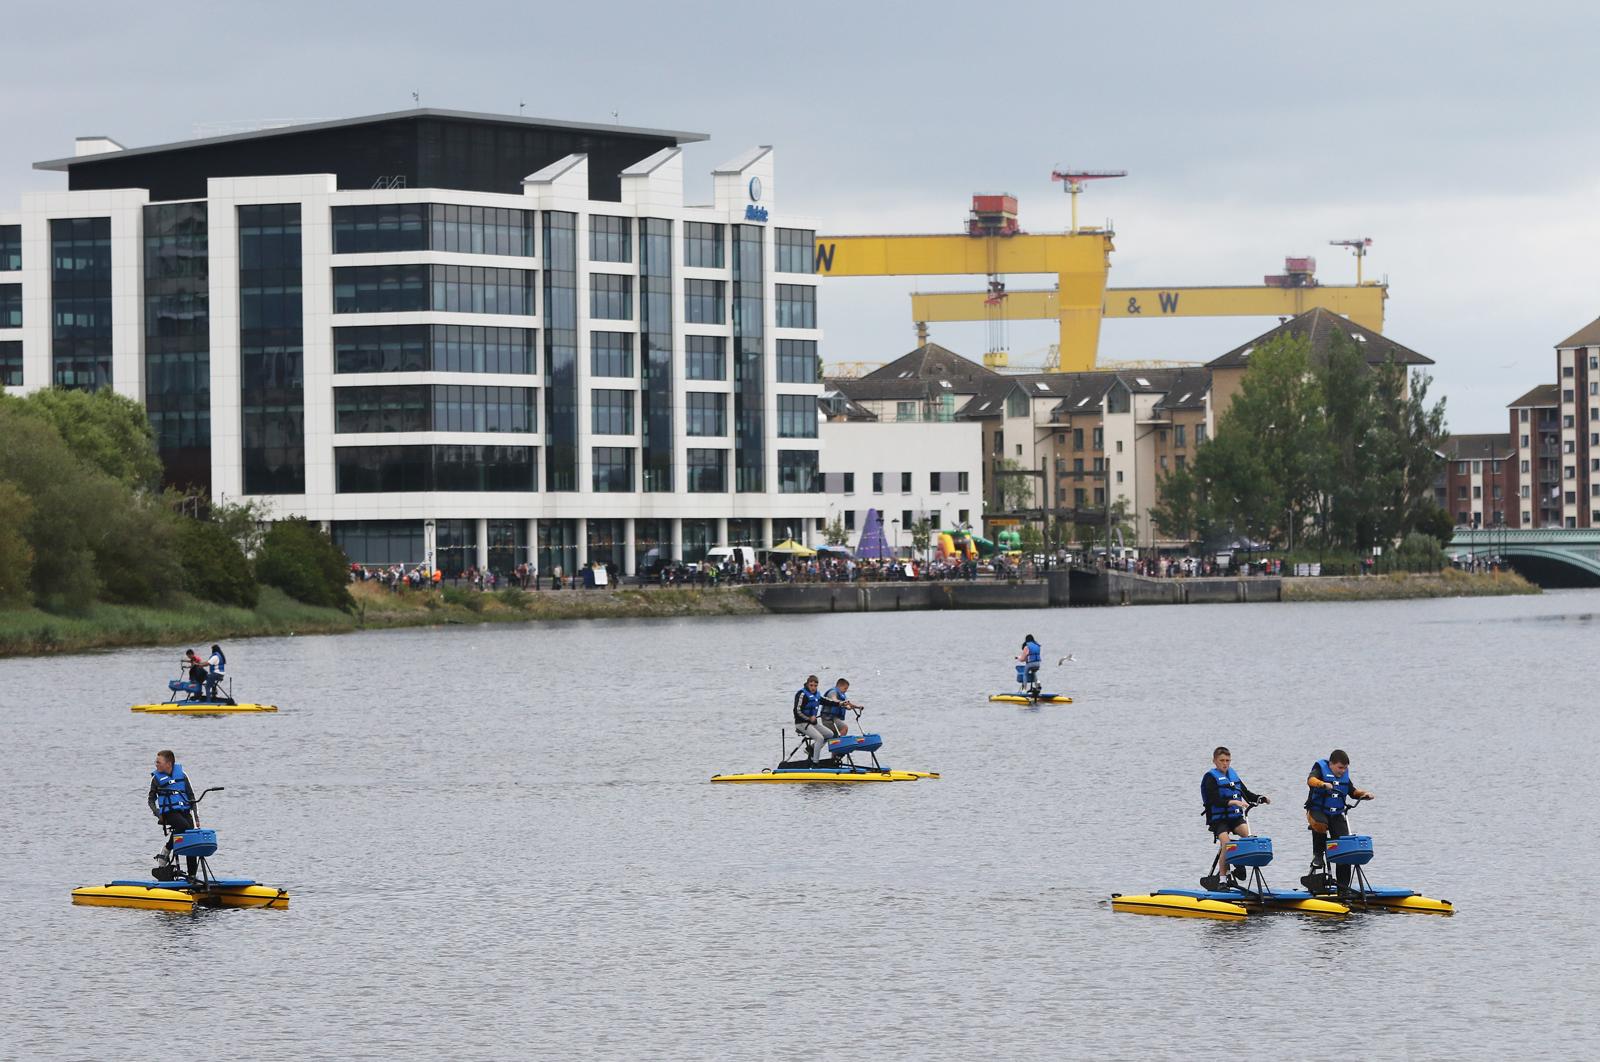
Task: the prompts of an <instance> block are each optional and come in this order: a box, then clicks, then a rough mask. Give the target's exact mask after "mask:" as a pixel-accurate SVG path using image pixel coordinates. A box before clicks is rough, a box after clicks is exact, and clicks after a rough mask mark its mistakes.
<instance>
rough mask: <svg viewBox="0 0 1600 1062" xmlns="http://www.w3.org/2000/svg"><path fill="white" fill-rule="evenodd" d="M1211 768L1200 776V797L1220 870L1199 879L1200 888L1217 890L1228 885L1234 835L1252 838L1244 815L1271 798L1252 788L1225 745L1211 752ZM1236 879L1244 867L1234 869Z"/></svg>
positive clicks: (1268, 802) (1240, 877) (1241, 878)
mask: <svg viewBox="0 0 1600 1062" xmlns="http://www.w3.org/2000/svg"><path fill="white" fill-rule="evenodd" d="M1211 763H1212V767H1211V770H1209V771H1207V772H1206V773H1205V774H1204V775H1202V776H1201V778H1200V799H1201V801H1202V802H1203V803H1204V805H1205V812H1204V813H1205V817H1206V826H1207V828H1208V829H1210V830H1211V836H1213V837H1215V838H1216V840H1217V872H1216V873H1215V874H1213V875H1210V876H1208V877H1204V878H1201V879H1200V887H1201V888H1203V889H1207V890H1210V891H1216V890H1217V889H1219V888H1221V887H1222V886H1223V885H1225V884H1227V881H1228V876H1229V871H1228V841H1229V840H1231V839H1232V838H1234V837H1249V836H1250V824H1249V823H1248V822H1246V821H1245V814H1246V813H1247V812H1249V810H1250V809H1251V808H1252V807H1254V806H1255V805H1257V804H1270V803H1272V801H1270V800H1268V799H1267V798H1266V797H1264V796H1261V795H1259V794H1256V793H1252V792H1251V791H1250V787H1249V786H1247V785H1245V784H1244V782H1243V781H1242V780H1241V779H1240V778H1239V775H1238V773H1237V772H1236V771H1235V770H1234V769H1233V767H1232V766H1231V765H1232V763H1233V753H1231V752H1229V751H1228V748H1227V746H1226V745H1218V746H1217V747H1216V749H1215V750H1213V751H1212V753H1211ZM1232 874H1233V879H1234V880H1235V881H1243V880H1244V875H1245V872H1244V868H1243V867H1235V868H1234V869H1233V872H1232Z"/></svg>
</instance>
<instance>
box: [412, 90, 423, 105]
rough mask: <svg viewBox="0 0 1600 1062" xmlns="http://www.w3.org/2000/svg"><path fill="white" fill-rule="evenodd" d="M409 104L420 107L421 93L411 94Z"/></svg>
mask: <svg viewBox="0 0 1600 1062" xmlns="http://www.w3.org/2000/svg"><path fill="white" fill-rule="evenodd" d="M411 102H412V104H413V105H415V106H417V107H421V106H422V93H420V92H413V93H412V94H411Z"/></svg>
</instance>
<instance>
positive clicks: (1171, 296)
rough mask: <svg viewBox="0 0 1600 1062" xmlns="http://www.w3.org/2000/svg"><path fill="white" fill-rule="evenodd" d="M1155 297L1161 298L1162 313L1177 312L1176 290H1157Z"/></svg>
mask: <svg viewBox="0 0 1600 1062" xmlns="http://www.w3.org/2000/svg"><path fill="white" fill-rule="evenodd" d="M1156 298H1157V299H1159V300H1161V312H1162V313H1177V312H1178V293H1177V292H1176V291H1158V292H1156Z"/></svg>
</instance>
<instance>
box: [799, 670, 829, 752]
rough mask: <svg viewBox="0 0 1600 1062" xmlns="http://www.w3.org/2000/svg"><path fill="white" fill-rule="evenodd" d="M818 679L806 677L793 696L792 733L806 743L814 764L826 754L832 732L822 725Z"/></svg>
mask: <svg viewBox="0 0 1600 1062" xmlns="http://www.w3.org/2000/svg"><path fill="white" fill-rule="evenodd" d="M818 681H819V680H818V678H817V676H815V675H807V676H806V682H805V685H803V686H801V687H800V688H799V689H798V690H796V691H795V694H794V732H795V733H796V734H799V735H800V736H801V737H802V738H804V739H805V742H806V751H807V753H808V755H809V756H810V759H811V762H812V763H813V764H815V763H816V762H817V760H818V759H820V758H821V757H822V756H823V755H825V754H826V752H827V749H828V741H829V740H830V739H831V738H832V737H833V732H832V731H831V730H828V729H827V728H826V727H824V726H823V725H822V695H821V694H820V693H818V692H817V683H818Z"/></svg>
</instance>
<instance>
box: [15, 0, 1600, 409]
mask: <svg viewBox="0 0 1600 1062" xmlns="http://www.w3.org/2000/svg"><path fill="white" fill-rule="evenodd" d="M69 10H70V16H68V15H67V14H65V12H66V11H69ZM1597 29H1600V13H1597V12H1596V10H1595V9H1594V8H1593V7H1592V5H1587V4H1579V3H1540V4H1521V5H1516V4H1504V3H1495V4H1488V3H1477V2H1468V3H1461V2H1457V3H1450V4H1444V3H1407V2H1398V0H1390V2H1387V3H1373V2H1364V0H1353V2H1350V0H1347V2H1345V3H1342V4H1323V5H1296V4H1283V3H1265V2H1260V3H1254V2H1252V3H1242V2H1226V0H1224V2H1221V3H1212V4H1195V3H1166V2H1146V3H1142V4H1137V5H1117V4H1103V3H1101V4H1093V5H1080V4H1073V3H1070V2H1054V3H1047V4H1031V3H1026V4H1024V3H1016V4H1009V5H991V4H983V3H974V2H968V3H961V4H954V3H948V2H946V0H920V2H917V3H870V2H868V3H863V2H860V0H857V2H853V3H837V2H834V0H810V2H806V3H797V4H778V5H775V4H770V3H769V4H752V3H745V4H718V3H695V2H678V3H650V4H641V3H633V2H627V0H613V2H610V3H593V4H551V5H541V4H536V3H472V2H468V0H458V2H454V3H430V4H423V3H413V2H410V0H384V2H383V3H378V4H336V3H329V2H327V0H322V2H317V3H304V2H300V0H277V2H274V3H272V4H265V3H248V4H247V3H235V4H226V3H224V4H217V3H207V4H197V3H189V2H169V3H165V4H160V5H155V6H150V5H128V4H123V3H117V4H100V3H83V2H80V3H76V4H73V5H71V6H70V8H63V7H62V6H61V5H60V4H58V3H49V4H46V3H37V2H34V0H6V3H5V5H4V13H3V15H0V60H3V61H0V128H3V129H4V131H5V135H4V136H3V137H0V163H3V165H0V203H14V202H15V199H16V197H17V195H18V194H19V193H21V192H22V191H24V190H28V189H36V188H52V187H60V186H61V182H62V177H61V176H60V175H57V174H44V173H34V172H32V171H31V170H30V169H29V167H30V166H31V164H32V163H33V162H35V161H37V160H39V159H46V158H54V157H58V156H61V155H66V154H70V153H71V142H72V138H73V137H74V136H79V135H86V134H96V133H103V134H106V135H109V136H112V137H115V138H116V139H118V140H119V141H121V142H122V143H124V144H127V145H130V146H136V145H141V144H150V143H159V142H165V141H170V140H175V139H183V138H187V137H190V136H193V135H196V133H197V131H200V130H203V129H204V127H206V126H208V125H212V126H214V125H215V124H216V123H241V122H252V121H259V120H264V119H284V118H306V119H313V118H333V117H346V116H352V115H360V114H367V113H375V112H380V111H389V110H398V109H402V108H404V107H407V106H409V105H410V104H411V93H412V92H418V93H420V94H421V96H422V101H423V103H424V104H426V105H430V106H439V107H451V108H459V109H465V110H484V111H505V112H511V113H515V112H516V110H517V105H518V104H519V103H525V104H526V105H527V107H526V113H527V114H529V115H540V116H546V117H554V118H565V119H572V120H595V121H611V120H614V119H613V115H615V116H616V118H615V120H620V121H621V122H622V123H624V124H628V125H642V126H661V127H665V128H672V129H690V130H697V131H701V132H705V133H709V134H710V135H711V137H712V140H711V142H710V143H708V144H703V145H697V146H695V147H693V148H691V149H690V152H689V155H688V162H689V169H690V170H691V171H694V172H696V173H701V174H703V173H705V172H706V171H709V170H710V169H711V167H712V166H714V165H715V164H716V163H718V162H720V161H722V160H723V159H725V158H727V157H731V156H732V155H734V154H735V153H737V152H738V151H739V150H741V149H742V148H743V147H745V146H747V145H750V144H756V143H763V144H772V145H774V146H775V147H776V148H777V151H778V166H779V176H780V191H781V194H782V197H783V205H784V207H785V208H787V209H789V210H800V211H803V212H805V213H807V214H811V215H814V216H816V217H818V218H819V219H821V222H822V225H821V227H822V229H823V231H831V232H838V233H849V232H940V231H954V230H955V229H956V227H957V226H958V225H959V224H960V222H961V220H962V217H963V215H964V213H965V209H966V204H967V202H968V199H969V197H970V196H971V194H972V193H973V192H976V191H1002V190H1003V191H1009V192H1011V193H1013V194H1015V195H1016V196H1018V198H1019V199H1020V200H1021V214H1022V221H1023V225H1024V227H1025V228H1028V229H1030V230H1032V231H1045V230H1049V229H1060V228H1064V227H1065V225H1066V216H1067V211H1066V203H1065V201H1064V197H1063V196H1062V195H1061V194H1060V188H1059V186H1057V185H1052V184H1051V183H1050V180H1049V176H1050V170H1051V168H1052V166H1055V165H1063V164H1064V165H1070V166H1074V167H1084V168H1116V169H1127V170H1129V171H1130V176H1129V177H1128V178H1127V179H1125V180H1122V181H1116V182H1110V183H1108V184H1106V185H1103V186H1099V187H1095V188H1094V189H1093V190H1092V191H1091V192H1089V193H1088V194H1087V198H1086V199H1085V200H1084V203H1083V214H1084V217H1085V219H1086V220H1088V219H1094V220H1100V219H1105V218H1110V219H1111V220H1113V221H1114V223H1115V227H1116V231H1117V252H1116V255H1115V256H1114V258H1113V272H1112V283H1113V284H1115V285H1119V286H1133V285H1140V286H1143V285H1173V286H1176V285H1186V284H1188V285H1200V284H1236V283H1259V281H1260V277H1261V275H1262V274H1264V273H1273V272H1279V271H1281V266H1282V260H1283V257H1284V256H1285V255H1286V254H1312V255H1315V256H1316V257H1317V259H1318V261H1319V263H1320V266H1319V275H1320V276H1321V277H1322V278H1323V279H1324V280H1325V281H1326V282H1342V283H1347V282H1349V281H1351V280H1353V278H1354V265H1353V263H1352V262H1351V261H1350V260H1349V259H1348V258H1347V257H1346V256H1345V253H1344V252H1343V251H1341V250H1339V249H1337V248H1333V247H1329V246H1327V242H1328V240H1330V239H1334V238H1342V237H1351V236H1370V237H1372V239H1373V240H1374V244H1373V248H1372V254H1371V256H1370V257H1369V258H1368V259H1367V270H1368V275H1369V276H1379V277H1383V276H1386V277H1387V278H1388V280H1389V282H1390V284H1391V289H1390V299H1389V304H1388V325H1387V328H1386V331H1387V332H1388V334H1390V335H1391V336H1393V337H1394V338H1396V339H1397V340H1399V341H1400V342H1402V343H1405V344H1407V345H1408V346H1411V347H1413V348H1415V349H1417V350H1419V351H1421V352H1423V353H1424V354H1427V355H1429V356H1430V357H1432V358H1434V359H1435V360H1436V361H1437V362H1438V363H1439V364H1438V366H1437V369H1436V372H1435V376H1436V380H1435V384H1434V388H1435V391H1434V393H1436V394H1444V395H1447V396H1448V398H1449V408H1450V410H1451V415H1450V421H1451V426H1452V427H1453V428H1454V429H1455V430H1457V431H1482V430H1492V429H1496V428H1503V427H1504V424H1505V419H1504V413H1503V409H1504V406H1505V403H1506V402H1508V401H1509V400H1511V399H1512V398H1514V397H1516V396H1517V395H1519V394H1521V393H1522V392H1523V391H1524V390H1526V389H1527V388H1528V387H1530V386H1532V385H1533V384H1536V383H1540V382H1546V381H1550V380H1553V378H1554V370H1553V364H1554V358H1553V355H1552V351H1551V348H1552V346H1553V345H1554V344H1555V343H1556V342H1558V341H1559V340H1561V339H1562V338H1564V337H1565V336H1567V335H1568V334H1570V333H1571V332H1573V331H1576V330H1577V329H1578V328H1579V327H1581V326H1582V325H1584V324H1586V323H1587V322H1589V321H1590V320H1592V319H1594V318H1595V317H1596V316H1597V315H1600V283H1597V280H1600V253H1597V252H1600V209H1597V205H1596V203H1597V192H1600V166H1597V165H1596V163H1597V161H1600V159H1597V156H1600V135H1597V134H1596V132H1595V128H1596V126H1597V124H1600V123H1597V121H1596V119H1595V117H1594V115H1595V113H1596V110H1597V107H1596V104H1597V103H1600V98H1597V96H1600V93H1597V91H1596V89H1597V82H1600V64H1597V63H1596V62H1595V54H1594V41H1595V40H1596V39H1597V33H1596V31H1597ZM708 189H709V179H702V181H701V183H700V184H699V185H696V186H692V187H691V192H702V193H703V192H705V191H706V190H708ZM1012 283H1013V286H1014V287H1022V286H1027V281H1026V280H1025V279H1024V278H1016V279H1014V280H1013V282H1012ZM921 284H922V287H923V290H935V289H937V288H939V287H951V286H955V285H954V284H949V283H939V282H930V281H926V280H925V281H922V282H921ZM913 287H914V284H913V282H910V281H901V280H893V279H889V280H840V281H837V282H832V283H830V284H827V285H825V288H824V292H823V305H822V309H821V315H822V324H823V325H824V328H825V332H826V336H827V342H826V353H825V356H826V357H827V358H828V360H830V361H847V360H861V361H885V360H888V359H889V358H891V357H894V356H896V355H898V354H901V353H903V352H905V351H906V350H908V349H910V348H911V346H912V345H913V343H914V337H913V333H912V329H911V324H910V312H909V303H908V301H907V299H906V295H907V293H908V292H910V291H911V290H912V289H913ZM1273 323H1274V322H1273V321H1271V320H1270V319H1268V320H1265V321H1259V320H1254V319H1219V320H1195V321H1170V320H1169V321H1164V322H1143V321H1110V322H1107V324H1106V327H1105V330H1104V334H1103V336H1102V343H1101V358H1102V360H1106V359H1116V358H1174V359H1201V358H1207V357H1211V356H1214V355H1215V354H1217V353H1220V352H1221V351H1223V350H1225V349H1227V348H1229V347H1231V346H1233V345H1235V344H1236V343H1238V342H1241V341H1243V340H1244V339H1247V338H1249V337H1250V336H1252V335H1255V334H1256V333H1258V332H1260V331H1263V330H1265V328H1266V327H1268V326H1270V325H1271V324H1273ZM934 338H935V339H937V340H939V341H941V342H944V343H945V344H946V345H948V346H951V347H953V348H955V349H957V350H960V351H961V352H963V353H967V354H971V355H973V356H977V355H978V354H980V353H981V350H982V345H983V338H984V337H983V329H982V326H981V325H968V326H949V325H946V326H942V327H939V328H938V329H937V330H936V331H935V333H934ZM1053 338H1054V328H1053V326H1051V325H1048V324H1026V325H1024V324H1014V325H1013V326H1012V331H1011V337H1010V344H1011V348H1012V350H1013V351H1014V352H1018V353H1025V352H1028V351H1030V350H1037V349H1038V348H1041V347H1042V346H1044V345H1045V344H1047V343H1049V342H1051V341H1052V339H1053Z"/></svg>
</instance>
